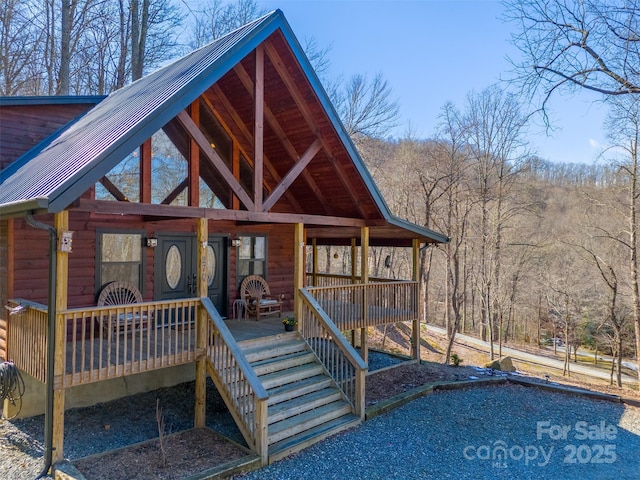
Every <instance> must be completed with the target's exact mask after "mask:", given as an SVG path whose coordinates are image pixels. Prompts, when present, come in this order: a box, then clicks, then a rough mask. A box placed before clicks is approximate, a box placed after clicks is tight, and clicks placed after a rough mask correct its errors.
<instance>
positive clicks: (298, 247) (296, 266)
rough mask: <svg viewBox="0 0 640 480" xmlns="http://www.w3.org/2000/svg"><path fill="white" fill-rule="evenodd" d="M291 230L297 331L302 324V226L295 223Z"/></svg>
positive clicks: (294, 309) (294, 308)
mask: <svg viewBox="0 0 640 480" xmlns="http://www.w3.org/2000/svg"><path fill="white" fill-rule="evenodd" d="M293 228H294V234H293V237H294V242H293V243H294V245H293V249H294V252H293V292H294V296H293V299H294V307H293V311H294V316H295V318H296V320H298V329H299V328H300V327H301V323H302V302H301V300H300V289H301V288H303V287H304V224H303V223H296V224H295V225H294V226H293Z"/></svg>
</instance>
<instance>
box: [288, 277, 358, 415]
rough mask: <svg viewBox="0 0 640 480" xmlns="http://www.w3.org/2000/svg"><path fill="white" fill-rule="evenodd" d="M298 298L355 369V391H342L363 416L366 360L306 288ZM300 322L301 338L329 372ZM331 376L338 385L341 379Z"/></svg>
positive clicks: (302, 289) (356, 410) (303, 323)
mask: <svg viewBox="0 0 640 480" xmlns="http://www.w3.org/2000/svg"><path fill="white" fill-rule="evenodd" d="M300 298H301V299H302V301H303V304H304V305H306V306H307V307H308V308H309V310H310V311H311V313H312V314H313V317H314V318H315V320H317V322H318V323H319V325H320V326H321V328H322V329H323V330H324V331H325V333H326V334H327V336H328V337H329V338H331V339H332V340H333V343H334V344H335V345H336V347H337V348H338V350H339V351H340V352H341V353H342V354H343V355H344V356H345V357H346V359H347V360H348V362H349V363H350V364H351V366H352V367H353V368H354V369H355V375H354V376H355V392H353V393H354V395H350V394H349V392H347V391H345V389H342V391H343V393H344V394H345V395H346V396H347V398H348V400H349V401H350V402H351V404H352V405H353V407H354V409H355V411H354V413H355V414H356V415H358V416H359V417H360V418H364V413H365V408H364V403H365V398H364V397H365V395H364V394H365V391H364V387H365V376H366V372H367V369H368V365H367V362H365V361H364V360H363V358H362V357H361V356H360V355H359V354H358V352H357V351H356V349H355V348H353V346H351V344H350V343H349V342H348V341H347V339H346V338H345V336H344V335H343V334H342V332H341V331H340V329H339V328H338V327H337V325H336V324H335V323H334V322H333V321H332V320H331V318H330V317H329V316H328V315H327V313H326V312H325V311H324V309H323V308H322V306H320V303H318V301H317V300H316V299H315V297H314V296H313V295H311V293H310V292H309V291H308V290H307V289H306V288H301V289H300ZM305 320H306V319H305ZM300 323H301V325H300V327H299V331H300V333H301V334H302V336H303V338H304V339H305V341H306V342H307V344H308V345H309V346H310V347H311V349H312V350H313V351H314V353H315V354H316V356H318V359H319V360H320V361H321V362H322V363H323V365H324V367H325V369H326V370H327V372H328V373H329V374H331V369H330V366H329V365H327V364H326V363H325V362H324V361H323V359H322V358H321V356H320V355H318V353H319V352H318V351H316V349H315V348H314V346H313V345H312V344H311V342H310V341H309V340H310V338H309V335H308V334H307V333H306V332H305V330H306V328H308V326H305V321H303V322H300ZM331 376H332V377H333V379H334V381H336V383H337V384H338V385H340V383H341V379H340V378H336V377H335V376H334V375H332V374H331Z"/></svg>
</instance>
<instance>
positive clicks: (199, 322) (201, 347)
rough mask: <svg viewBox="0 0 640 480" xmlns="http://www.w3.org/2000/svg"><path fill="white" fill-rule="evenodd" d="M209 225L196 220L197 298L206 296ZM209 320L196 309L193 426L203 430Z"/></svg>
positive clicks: (201, 310) (204, 219)
mask: <svg viewBox="0 0 640 480" xmlns="http://www.w3.org/2000/svg"><path fill="white" fill-rule="evenodd" d="M208 227H209V225H208V223H207V219H206V218H199V219H198V260H197V261H198V283H197V288H198V297H200V298H203V297H206V296H207V286H208V284H207V241H208V238H209V228H208ZM208 321H209V319H208V316H207V312H206V310H205V309H204V308H198V314H197V316H196V355H197V357H196V380H195V387H196V404H195V409H194V410H195V411H194V420H193V424H194V427H195V428H203V427H204V426H205V423H206V418H205V417H206V415H205V414H206V407H207V355H206V353H207V323H208Z"/></svg>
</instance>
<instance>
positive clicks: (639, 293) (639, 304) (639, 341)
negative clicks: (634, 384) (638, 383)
mask: <svg viewBox="0 0 640 480" xmlns="http://www.w3.org/2000/svg"><path fill="white" fill-rule="evenodd" d="M635 145H636V148H637V145H638V143H637V139H636V142H635ZM631 160H632V162H633V164H632V168H631V178H630V179H629V181H630V182H631V191H630V195H629V203H630V212H629V230H630V232H631V235H630V237H631V238H630V244H631V287H632V290H633V323H634V329H635V335H636V358H637V361H638V379H639V380H640V287H639V285H638V232H637V228H638V221H637V215H638V212H637V201H638V200H637V198H638V180H639V179H638V156H637V150H636V149H634V150H633V154H632V159H631ZM620 354H621V355H622V352H620Z"/></svg>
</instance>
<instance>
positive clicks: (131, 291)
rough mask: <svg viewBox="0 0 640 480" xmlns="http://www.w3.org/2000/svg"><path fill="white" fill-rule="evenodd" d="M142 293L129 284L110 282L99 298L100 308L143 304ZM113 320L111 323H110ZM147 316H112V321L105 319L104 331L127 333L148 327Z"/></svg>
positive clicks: (135, 314)
mask: <svg viewBox="0 0 640 480" xmlns="http://www.w3.org/2000/svg"><path fill="white" fill-rule="evenodd" d="M142 301H143V299H142V294H141V293H140V291H139V290H138V289H137V288H136V287H134V286H133V285H131V284H130V283H128V282H110V283H108V284H107V285H105V286H104V288H103V289H102V291H101V292H100V296H99V297H98V306H99V307H111V306H118V305H131V304H134V303H142ZM109 320H111V321H109ZM147 323H148V322H147V316H146V315H144V314H143V315H140V314H138V313H121V314H119V315H117V316H116V315H111V319H109V318H106V317H105V318H103V319H102V325H103V327H102V328H103V329H104V330H105V331H106V332H107V334H110V333H112V334H114V335H116V334H118V333H125V332H127V331H129V330H130V331H134V330H138V329H141V328H146V327H147Z"/></svg>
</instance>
